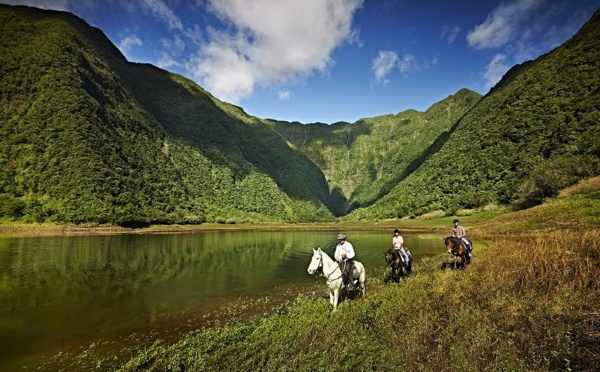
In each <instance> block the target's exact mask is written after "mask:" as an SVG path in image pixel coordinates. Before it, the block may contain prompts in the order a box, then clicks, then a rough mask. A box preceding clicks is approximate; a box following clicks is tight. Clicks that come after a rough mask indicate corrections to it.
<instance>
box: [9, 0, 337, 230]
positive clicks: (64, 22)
mask: <svg viewBox="0 0 600 372" xmlns="http://www.w3.org/2000/svg"><path fill="white" fill-rule="evenodd" d="M0 24H1V25H2V26H0V27H2V28H1V33H2V38H1V41H0V43H1V47H0V66H1V67H0V68H1V75H0V76H1V79H0V87H1V92H2V96H1V99H0V107H2V110H1V111H0V123H1V127H0V169H2V172H1V173H0V207H1V209H0V215H4V216H5V217H12V218H19V217H24V218H25V220H29V221H43V220H51V221H61V222H99V223H104V222H112V223H115V222H116V223H119V224H124V225H145V224H149V223H199V222H203V221H210V222H213V221H214V222H236V221H238V222H239V221H242V222H243V221H263V220H282V221H298V220H311V221H313V220H323V219H331V218H332V214H331V213H330V212H329V210H328V198H329V189H328V185H327V183H326V181H325V178H324V177H323V175H322V174H321V172H320V171H319V169H318V168H317V167H315V166H314V164H312V162H310V160H308V159H307V158H306V157H305V156H304V155H302V154H301V153H299V152H298V151H294V150H292V149H291V148H290V147H289V146H287V144H286V143H285V141H283V140H282V139H281V137H280V136H279V135H278V134H277V133H276V132H274V131H273V130H272V129H271V128H270V127H269V126H268V125H266V124H264V123H263V122H261V121H260V120H259V119H256V118H252V117H249V116H248V115H246V114H245V113H244V112H243V111H242V110H241V109H240V108H238V107H235V106H232V105H228V104H225V103H223V102H220V101H218V100H216V99H215V98H213V97H212V96H211V95H210V94H208V93H207V92H205V91H204V90H203V89H202V88H200V87H199V86H197V85H196V84H194V83H193V82H191V81H190V80H187V79H184V78H183V77H181V76H178V75H175V74H171V73H168V72H166V71H163V70H160V69H158V68H155V67H153V66H150V65H140V64H132V63H129V62H127V61H126V60H125V58H124V57H123V56H122V55H121V53H120V52H119V51H118V50H117V49H116V47H114V46H113V45H112V44H111V43H110V41H109V40H108V39H107V38H106V37H105V35H104V34H103V33H102V32H101V31H100V30H98V29H95V28H92V27H90V26H89V25H88V24H86V23H85V22H84V21H82V20H81V19H79V18H77V17H75V16H73V15H71V14H68V13H63V12H53V11H43V10H39V9H34V8H26V7H10V6H0Z"/></svg>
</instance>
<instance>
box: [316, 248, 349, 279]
mask: <svg viewBox="0 0 600 372" xmlns="http://www.w3.org/2000/svg"><path fill="white" fill-rule="evenodd" d="M338 269H339V270H340V276H338V277H337V278H335V279H331V278H330V276H331V275H333V273H334V272H335V270H338ZM317 270H320V271H321V276H324V277H326V278H327V282H328V283H331V282H333V281H334V280H338V279H340V278H341V277H343V276H344V273H343V271H342V269H341V268H340V264H337V265H336V266H335V269H333V271H332V272H330V273H329V274H327V275H325V272H323V253H321V263H320V264H319V267H318V268H317Z"/></svg>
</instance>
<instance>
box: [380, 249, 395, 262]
mask: <svg viewBox="0 0 600 372" xmlns="http://www.w3.org/2000/svg"><path fill="white" fill-rule="evenodd" d="M383 255H384V256H385V262H386V263H387V265H388V266H391V265H392V264H393V263H394V254H393V253H392V250H391V249H388V250H387V251H384V252H383Z"/></svg>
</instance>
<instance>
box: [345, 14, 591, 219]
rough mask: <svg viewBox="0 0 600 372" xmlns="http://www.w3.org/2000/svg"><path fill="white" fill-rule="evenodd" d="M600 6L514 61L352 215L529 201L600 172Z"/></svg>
mask: <svg viewBox="0 0 600 372" xmlns="http://www.w3.org/2000/svg"><path fill="white" fill-rule="evenodd" d="M598 40H600V11H599V12H596V14H595V15H594V16H593V17H592V18H591V19H590V21H589V22H588V23H587V24H585V25H584V26H583V27H582V29H581V30H580V31H579V32H578V33H577V34H576V35H575V36H573V37H572V38H571V39H570V40H568V41H567V42H566V43H564V44H563V45H562V46H560V47H558V48H557V49H555V50H553V51H552V52H550V53H548V54H546V55H544V56H542V57H540V58H538V59H536V60H535V61H530V62H527V63H524V64H522V65H519V66H515V67H514V68H512V69H511V70H510V71H509V72H508V73H507V74H506V75H505V76H504V78H503V79H502V80H501V81H500V82H499V83H498V84H497V86H495V87H494V88H493V89H491V91H490V92H489V93H488V94H487V95H486V96H485V97H484V98H483V99H481V101H479V102H478V103H477V105H475V107H473V109H471V110H470V111H469V112H468V113H467V114H466V115H465V116H464V117H463V118H461V119H460V120H459V121H458V122H457V123H456V125H455V126H454V127H453V128H452V130H451V134H450V135H449V136H448V139H447V141H445V143H444V144H443V146H441V148H440V150H439V151H437V152H435V153H434V154H432V155H431V156H430V157H429V159H427V161H426V162H424V163H423V164H422V166H421V167H419V169H418V170H416V171H415V172H414V173H412V174H411V175H410V176H409V177H407V178H406V179H405V180H403V181H402V182H400V183H399V184H398V185H397V186H396V187H395V188H394V189H393V190H392V191H391V192H390V193H389V194H387V195H385V196H384V197H383V198H381V199H380V200H378V201H377V203H376V204H374V205H373V206H372V207H370V208H367V209H363V210H359V211H356V212H355V213H354V214H353V216H352V218H386V217H403V216H414V215H421V214H423V213H426V212H430V211H434V210H444V211H446V212H447V213H448V214H453V213H454V212H455V211H456V210H457V209H460V208H477V207H482V206H484V205H486V204H488V203H500V204H513V205H514V206H516V207H529V206H532V205H535V204H539V203H541V202H542V201H543V199H544V198H545V197H551V196H555V195H556V193H557V192H558V190H560V188H562V187H566V186H568V185H570V184H573V183H575V182H576V180H578V179H580V178H584V177H589V176H592V175H596V174H599V173H600V162H599V157H600V124H599V123H600V43H598Z"/></svg>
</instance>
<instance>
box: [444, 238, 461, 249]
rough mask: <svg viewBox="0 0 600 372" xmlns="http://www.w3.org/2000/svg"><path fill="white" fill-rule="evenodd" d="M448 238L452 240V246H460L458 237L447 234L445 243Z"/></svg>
mask: <svg viewBox="0 0 600 372" xmlns="http://www.w3.org/2000/svg"><path fill="white" fill-rule="evenodd" d="M448 240H449V241H450V242H452V246H453V247H460V239H459V238H457V237H454V236H449V237H447V238H446V244H448Z"/></svg>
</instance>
